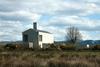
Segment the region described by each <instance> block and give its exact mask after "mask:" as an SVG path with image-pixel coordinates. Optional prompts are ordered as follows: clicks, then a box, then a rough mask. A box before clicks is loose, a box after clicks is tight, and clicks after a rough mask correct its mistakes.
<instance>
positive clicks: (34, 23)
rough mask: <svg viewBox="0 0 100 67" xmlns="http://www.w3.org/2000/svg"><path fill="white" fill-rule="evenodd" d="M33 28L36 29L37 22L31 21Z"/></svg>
mask: <svg viewBox="0 0 100 67" xmlns="http://www.w3.org/2000/svg"><path fill="white" fill-rule="evenodd" d="M33 29H34V30H37V23H36V22H33Z"/></svg>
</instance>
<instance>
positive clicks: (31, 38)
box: [23, 30, 39, 48]
mask: <svg viewBox="0 0 100 67" xmlns="http://www.w3.org/2000/svg"><path fill="white" fill-rule="evenodd" d="M24 35H28V41H27V42H25V41H24V38H25V37H24ZM23 42H24V43H25V44H26V47H28V48H29V47H30V46H31V48H39V45H38V44H39V43H38V32H37V31H34V30H28V31H25V32H24V33H23ZM32 43H33V47H32Z"/></svg>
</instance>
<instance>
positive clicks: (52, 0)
mask: <svg viewBox="0 0 100 67" xmlns="http://www.w3.org/2000/svg"><path fill="white" fill-rule="evenodd" d="M0 6H1V7H0V30H1V31H0V40H1V41H2V40H21V33H22V31H24V30H26V29H28V28H32V27H33V26H32V23H33V22H35V21H37V22H38V28H39V29H42V30H46V31H49V32H51V33H53V35H54V36H55V40H64V36H65V34H66V28H68V27H69V26H70V25H72V26H75V27H77V28H79V30H80V31H84V32H85V33H82V34H83V35H84V39H92V37H91V36H93V35H95V36H93V38H94V37H95V39H99V37H100V36H99V35H98V34H100V29H99V27H100V19H99V17H100V15H99V14H100V1H99V0H43V1H40V0H20V1H19V0H2V1H0ZM95 15H96V16H95ZM97 15H98V16H97ZM95 18H97V19H95ZM95 31H98V33H93V32H95ZM9 38H10V39H9Z"/></svg>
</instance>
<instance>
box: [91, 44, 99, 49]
mask: <svg viewBox="0 0 100 67" xmlns="http://www.w3.org/2000/svg"><path fill="white" fill-rule="evenodd" d="M92 49H93V50H100V45H95V46H93V47H92Z"/></svg>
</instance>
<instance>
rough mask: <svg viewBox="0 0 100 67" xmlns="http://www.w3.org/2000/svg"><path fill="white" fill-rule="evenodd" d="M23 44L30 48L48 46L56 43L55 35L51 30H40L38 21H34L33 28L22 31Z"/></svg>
mask: <svg viewBox="0 0 100 67" xmlns="http://www.w3.org/2000/svg"><path fill="white" fill-rule="evenodd" d="M22 36H23V44H24V46H25V47H28V48H36V49H39V48H48V47H49V46H50V44H53V43H54V37H53V35H52V34H51V33H50V32H47V31H43V30H38V29H37V23H36V22H34V23H33V29H28V30H26V31H24V32H22Z"/></svg>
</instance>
